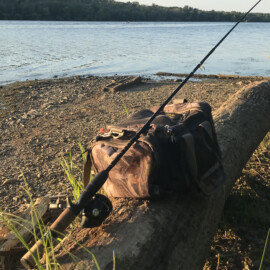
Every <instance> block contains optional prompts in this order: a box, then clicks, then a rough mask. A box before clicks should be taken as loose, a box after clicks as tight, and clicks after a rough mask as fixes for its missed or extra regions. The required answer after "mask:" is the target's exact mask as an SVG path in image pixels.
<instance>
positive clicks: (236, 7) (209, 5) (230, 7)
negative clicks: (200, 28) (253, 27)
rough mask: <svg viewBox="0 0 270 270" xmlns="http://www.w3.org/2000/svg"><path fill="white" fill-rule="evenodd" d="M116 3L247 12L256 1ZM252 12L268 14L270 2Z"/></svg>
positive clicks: (185, 0)
mask: <svg viewBox="0 0 270 270" xmlns="http://www.w3.org/2000/svg"><path fill="white" fill-rule="evenodd" d="M116 1H118V2H139V3H140V4H142V5H152V4H153V3H154V4H156V5H159V6H166V7H173V6H176V7H184V6H190V7H193V8H198V9H201V10H216V11H240V12H246V11H248V10H249V9H250V8H251V7H252V6H253V5H254V4H255V3H256V2H258V0H226V1H225V0H116ZM253 12H262V13H270V0H262V1H261V2H260V3H259V4H258V6H256V7H255V9H254V10H253Z"/></svg>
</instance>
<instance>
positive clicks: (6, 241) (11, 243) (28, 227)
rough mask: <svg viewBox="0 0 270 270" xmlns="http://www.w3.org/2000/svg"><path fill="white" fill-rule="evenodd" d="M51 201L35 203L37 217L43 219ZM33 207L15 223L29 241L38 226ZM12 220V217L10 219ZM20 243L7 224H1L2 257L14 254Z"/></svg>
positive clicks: (46, 199)
mask: <svg viewBox="0 0 270 270" xmlns="http://www.w3.org/2000/svg"><path fill="white" fill-rule="evenodd" d="M49 202H50V199H49V198H48V197H43V198H38V199H37V200H36V202H35V209H36V213H37V215H38V216H39V217H40V218H42V217H43V215H44V214H45V213H46V212H47V210H48V208H49ZM32 211H33V209H32V207H31V206H30V205H29V206H28V207H27V208H26V210H25V211H24V212H22V213H20V214H18V217H20V219H18V220H16V221H17V222H18V223H15V228H16V229H17V231H18V233H19V234H20V235H21V236H22V237H23V238H24V239H25V240H26V241H27V239H29V237H31V231H32V230H33V226H35V225H36V224H37V219H36V218H35V214H34V213H32V214H31V212H32ZM10 219H11V220H12V217H10ZM19 243H20V240H19V239H18V238H17V236H16V235H15V234H14V232H12V231H10V230H9V229H8V227H7V226H6V225H5V224H0V256H1V255H2V256H5V255H9V254H13V253H14V252H13V249H14V248H16V246H17V245H18V244H19Z"/></svg>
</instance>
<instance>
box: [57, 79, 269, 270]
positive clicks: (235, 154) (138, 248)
mask: <svg viewBox="0 0 270 270" xmlns="http://www.w3.org/2000/svg"><path fill="white" fill-rule="evenodd" d="M213 116H214V121H215V125H216V131H217V136H218V140H219V144H220V146H221V149H222V153H223V163H224V168H225V171H226V174H227V182H226V185H225V186H224V187H222V188H220V189H219V190H218V191H217V192H216V193H215V194H213V195H212V196H210V197H204V196H202V195H200V194H198V193H196V192H191V193H189V194H186V195H183V196H179V195H178V196H173V197H171V198H166V199H162V200H156V201H147V200H132V199H115V200H114V202H113V205H114V211H113V213H112V214H111V215H110V217H109V218H108V219H107V220H106V221H105V222H104V224H103V225H102V226H101V227H99V228H94V229H79V228H78V229H76V230H75V231H74V232H72V234H71V237H73V238H75V239H76V241H78V242H80V244H82V245H84V246H85V247H87V248H89V249H90V250H91V252H92V253H93V254H94V255H95V257H96V259H97V261H98V264H99V266H100V269H105V270H109V269H113V264H114V262H113V261H114V260H113V252H114V254H115V264H116V266H115V267H116V268H115V269H117V270H127V269H129V270H138V269H141V270H146V269H151V270H152V269H156V270H165V269H168V270H169V269H170V270H174V269H181V270H185V269H187V270H193V269H194V270H198V269H202V268H203V265H204V263H205V259H206V256H207V255H208V253H209V250H210V243H211V241H212V238H213V235H214V233H215V232H216V229H217V225H218V222H219V220H220V217H221V213H222V210H223V207H224V203H225V200H226V198H227V196H228V194H229V192H230V190H231V188H232V186H233V185H234V183H235V181H236V179H237V178H238V177H239V176H240V175H241V172H242V168H243V167H244V166H245V164H246V162H247V161H248V159H249V158H250V156H251V155H252V153H253V151H254V150H255V149H256V148H257V146H258V145H259V143H260V142H261V141H262V139H263V138H264V136H265V134H266V133H267V132H268V131H269V128H270V81H264V82H262V83H261V82H260V83H253V84H251V85H249V86H248V87H245V88H243V89H241V90H240V91H238V92H237V93H236V94H234V95H233V96H231V97H230V98H228V101H227V102H226V103H224V104H223V105H222V106H221V107H220V108H219V109H218V110H216V111H215V112H214V113H213ZM63 244H64V246H65V248H66V249H68V250H69V251H70V252H72V254H74V255H76V256H78V258H79V260H80V261H79V263H77V264H76V263H74V262H73V261H72V259H71V258H70V257H69V255H67V253H66V251H63V250H61V249H60V250H58V259H59V261H60V263H61V264H62V265H63V268H64V269H80V268H81V269H90V268H91V269H95V267H93V265H94V262H93V260H91V255H90V254H89V253H88V252H87V251H85V250H84V249H83V248H81V247H80V246H78V245H75V244H74V243H73V242H72V240H70V237H69V238H67V239H66V240H65V241H64V242H63ZM92 267H93V268H92Z"/></svg>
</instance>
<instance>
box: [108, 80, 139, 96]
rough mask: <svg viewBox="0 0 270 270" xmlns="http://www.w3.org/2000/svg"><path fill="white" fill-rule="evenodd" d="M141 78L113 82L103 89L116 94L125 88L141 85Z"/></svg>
mask: <svg viewBox="0 0 270 270" xmlns="http://www.w3.org/2000/svg"><path fill="white" fill-rule="evenodd" d="M141 80H142V78H141V77H131V78H130V77H128V78H126V79H123V80H120V81H118V82H113V83H110V84H108V85H106V86H105V87H104V89H103V91H105V92H106V91H110V92H116V91H120V90H123V89H125V88H128V87H130V86H132V85H136V84H139V83H140V82H141Z"/></svg>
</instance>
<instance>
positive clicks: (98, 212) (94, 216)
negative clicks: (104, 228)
mask: <svg viewBox="0 0 270 270" xmlns="http://www.w3.org/2000/svg"><path fill="white" fill-rule="evenodd" d="M111 211H112V203H111V201H110V200H109V199H108V198H107V197H106V196H104V195H101V194H95V196H94V197H93V198H92V200H90V202H89V203H88V204H87V205H86V207H85V208H84V209H83V213H82V222H81V226H82V227H83V228H94V227H98V226H100V225H101V223H102V222H103V221H104V220H105V219H106V218H107V217H108V216H109V214H110V212H111Z"/></svg>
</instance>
